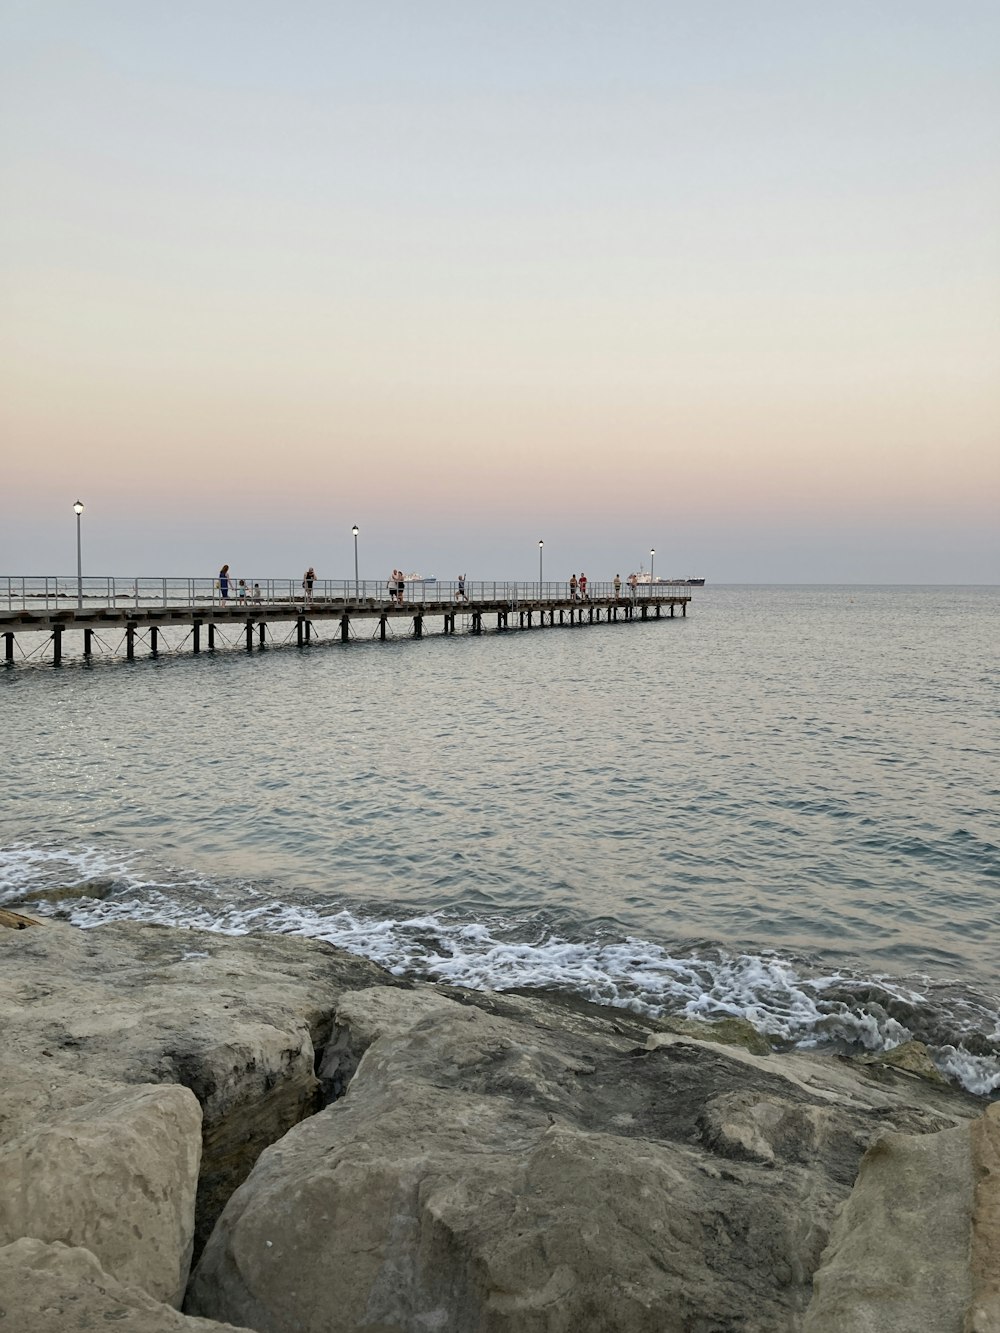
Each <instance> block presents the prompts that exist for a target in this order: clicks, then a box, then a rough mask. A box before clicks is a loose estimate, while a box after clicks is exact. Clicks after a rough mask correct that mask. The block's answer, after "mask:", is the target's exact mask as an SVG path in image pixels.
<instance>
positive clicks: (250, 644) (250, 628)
mask: <svg viewBox="0 0 1000 1333" xmlns="http://www.w3.org/2000/svg"><path fill="white" fill-rule="evenodd" d="M247 652H248V653H252V652H253V621H252V620H248V621H247Z"/></svg>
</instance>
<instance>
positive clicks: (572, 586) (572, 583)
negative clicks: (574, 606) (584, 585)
mask: <svg viewBox="0 0 1000 1333" xmlns="http://www.w3.org/2000/svg"><path fill="white" fill-rule="evenodd" d="M577 586H578V585H577V581H576V575H575V574H570V576H569V600H570V601H571V602H575V601H576V590H577Z"/></svg>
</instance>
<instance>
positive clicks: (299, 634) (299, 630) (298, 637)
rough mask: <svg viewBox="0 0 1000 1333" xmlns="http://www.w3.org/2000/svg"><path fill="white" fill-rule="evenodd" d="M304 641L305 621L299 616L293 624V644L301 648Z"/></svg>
mask: <svg viewBox="0 0 1000 1333" xmlns="http://www.w3.org/2000/svg"><path fill="white" fill-rule="evenodd" d="M305 641H306V632H305V621H304V620H303V619H302V617H301V616H299V618H298V620H296V622H295V642H296V643H297V644H298V646H299V647H300V648H301V647H302V645H303V644H304V643H305Z"/></svg>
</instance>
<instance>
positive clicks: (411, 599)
mask: <svg viewBox="0 0 1000 1333" xmlns="http://www.w3.org/2000/svg"><path fill="white" fill-rule="evenodd" d="M690 592H691V589H690V587H688V586H687V585H686V584H684V583H681V582H673V581H669V580H662V579H657V580H656V582H655V583H640V584H638V585H637V586H635V587H630V586H629V585H628V583H627V582H626V581H625V580H624V579H623V580H622V584H621V588H620V590H619V592H618V593H617V596H618V598H619V599H620V600H621V601H628V600H631V601H639V600H643V599H647V598H650V597H653V598H656V597H669V596H671V595H675V594H676V595H684V596H689V595H690ZM569 596H570V588H569V584H568V583H567V582H566V581H565V580H561V581H556V582H539V581H538V580H535V581H534V582H531V581H528V582H520V581H510V580H505V579H468V580H467V581H466V583H465V587H464V594H463V592H462V590H461V589H460V588H459V584H458V582H457V581H441V580H437V579H407V580H405V581H404V583H403V590H402V599H403V602H404V603H412V604H415V605H422V606H427V605H428V604H434V603H447V604H449V605H450V604H454V603H457V604H458V605H461V603H462V602H463V601H467V602H505V603H506V604H507V605H509V606H512V607H516V606H520V605H522V604H525V603H538V602H564V601H566V600H567V599H568V598H569ZM615 596H616V593H615V588H614V584H613V582H612V581H604V582H593V583H589V584H588V586H587V599H594V600H599V599H610V598H614V597H615ZM578 597H579V594H578ZM397 600H398V597H397V595H396V594H395V593H394V592H393V591H391V590H390V587H389V586H388V581H387V580H386V579H358V580H355V579H316V580H315V582H314V583H313V586H312V589H311V590H309V589H307V588H306V587H305V586H304V584H303V581H302V579H301V578H298V579H288V578H284V579H275V578H248V579H243V580H240V579H233V578H230V579H229V583H228V587H227V588H226V589H225V590H224V589H223V588H222V586H220V581H219V579H218V578H217V577H216V578H207V577H206V578H183V577H174V576H170V575H166V576H164V575H160V576H157V577H139V578H136V577H132V578H129V577H125V578H122V577H118V576H117V575H94V574H87V575H84V577H83V578H82V579H80V580H78V579H77V576H76V575H75V574H70V575H62V574H60V575H55V574H37V575H0V608H2V609H4V610H7V611H32V610H58V609H70V608H73V607H76V606H79V607H81V608H83V609H86V610H88V611H90V610H98V609H100V608H103V607H108V608H118V609H122V610H124V609H127V608H128V607H130V606H134V607H136V608H139V607H144V608H153V607H158V606H161V607H192V608H196V607H212V606H215V607H219V608H224V607H226V608H231V607H234V606H242V605H245V606H247V607H271V608H275V607H285V608H287V607H292V606H295V607H304V606H310V605H316V606H320V605H331V604H336V605H339V604H342V603H344V604H349V605H357V604H358V603H359V602H361V603H365V604H368V605H376V606H381V605H385V606H391V605H393V604H395V603H396V601H397ZM580 600H583V599H580Z"/></svg>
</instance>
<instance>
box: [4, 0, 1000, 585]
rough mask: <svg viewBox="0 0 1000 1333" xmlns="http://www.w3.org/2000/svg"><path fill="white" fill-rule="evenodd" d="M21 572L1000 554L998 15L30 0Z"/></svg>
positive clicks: (861, 573) (19, 57) (920, 564)
mask: <svg viewBox="0 0 1000 1333" xmlns="http://www.w3.org/2000/svg"><path fill="white" fill-rule="evenodd" d="M0 196H2V197H0V575H3V574H42V573H60V574H62V573H68V572H72V571H73V570H74V569H75V565H76V528H75V523H76V520H75V517H74V514H73V508H72V506H73V502H74V501H75V500H76V499H78V498H79V499H81V500H82V501H83V502H84V504H85V506H86V508H85V511H84V515H83V519H82V534H83V552H84V566H85V571H86V572H88V573H95V574H99V573H100V574H104V573H115V574H126V575H132V574H135V575H144V576H146V575H149V576H152V575H161V574H170V575H196V574H207V573H214V572H215V571H216V570H217V569H218V567H219V566H220V565H221V564H222V563H223V561H226V562H228V563H230V564H231V565H232V567H233V570H234V571H235V572H236V573H241V572H246V573H247V574H250V573H251V571H252V576H253V577H257V576H262V577H270V576H286V575H292V574H299V573H301V570H302V569H304V568H305V566H306V565H308V564H312V565H314V566H315V568H316V571H317V574H318V575H319V576H320V577H331V578H337V577H347V576H349V575H351V574H353V559H354V555H353V544H352V536H351V527H352V525H353V524H355V523H356V524H357V525H358V528H359V538H358V546H359V562H360V566H361V575H362V577H375V576H379V575H381V574H382V573H384V572H385V573H387V572H388V570H389V569H391V568H393V567H395V566H396V565H399V566H400V567H402V568H404V569H406V570H419V571H421V572H422V573H424V574H426V575H430V574H434V575H436V576H438V577H441V578H453V577H454V576H455V575H456V574H457V573H459V572H466V573H468V576H469V577H470V578H475V579H478V578H504V579H510V578H533V577H536V576H537V569H538V541H539V539H542V540H544V542H545V547H544V552H545V575H546V577H551V578H566V577H568V575H569V573H570V572H571V571H573V570H579V569H581V568H583V569H586V570H587V572H588V573H589V574H590V576H591V578H594V579H600V578H607V577H610V576H611V575H612V574H613V573H615V572H621V573H623V574H624V573H625V572H627V571H631V570H633V569H638V568H640V566H645V567H646V568H648V567H649V563H650V557H649V552H650V550H651V549H655V550H656V557H655V569H656V573H657V574H663V575H675V576H684V575H703V576H705V577H707V578H708V579H709V580H710V581H711V582H859V583H881V582H903V583H922V582H937V583H1000V6H998V5H997V4H996V3H995V0H982V2H980V0H940V2H939V3H938V2H935V3H928V0H838V3H837V4H835V5H832V4H828V3H822V2H821V0H738V2H734V0H616V2H615V3H613V4H612V3H610V0H609V2H607V3H603V2H602V3H597V2H596V0H524V2H522V0H507V2H506V3H504V4H502V5H498V4H486V3H483V2H482V0H480V2H478V3H477V0H421V3H419V4H418V3H414V0H370V3H368V4H364V5H359V4H356V3H354V4H346V3H340V2H339V0H323V2H322V3H321V2H319V0H282V3H280V4H279V3H277V0H269V2H268V3H262V2H261V0H169V2H167V0H143V3H141V4H136V3H135V2H134V0H0Z"/></svg>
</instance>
